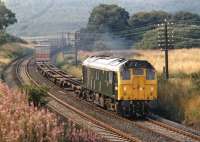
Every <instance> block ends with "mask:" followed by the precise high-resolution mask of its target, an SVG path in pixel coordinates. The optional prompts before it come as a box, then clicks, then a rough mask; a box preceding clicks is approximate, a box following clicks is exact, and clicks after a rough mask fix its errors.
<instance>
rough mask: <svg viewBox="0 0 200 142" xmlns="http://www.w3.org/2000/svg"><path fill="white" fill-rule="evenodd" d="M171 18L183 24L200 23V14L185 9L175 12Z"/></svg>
mask: <svg viewBox="0 0 200 142" xmlns="http://www.w3.org/2000/svg"><path fill="white" fill-rule="evenodd" d="M173 20H174V21H176V22H179V23H184V24H195V25H200V16H199V15H198V14H194V13H190V12H185V11H179V12H177V13H175V14H174V16H173Z"/></svg>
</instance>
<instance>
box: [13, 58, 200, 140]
mask: <svg viewBox="0 0 200 142" xmlns="http://www.w3.org/2000/svg"><path fill="white" fill-rule="evenodd" d="M23 63H24V65H23V67H21V68H20V67H19V69H17V72H18V74H20V73H19V72H20V70H22V68H24V69H23V70H24V71H23V72H24V73H23V74H24V75H23V74H21V75H20V76H26V78H28V80H31V82H33V83H34V84H35V85H37V86H39V85H40V84H43V85H47V86H49V87H50V88H51V90H50V93H49V96H51V98H52V99H53V100H54V101H53V102H51V104H50V105H52V106H51V108H53V109H54V110H55V111H57V112H58V113H60V114H62V115H63V114H65V113H66V112H65V109H61V108H62V107H65V108H67V109H70V110H71V111H73V112H75V113H76V114H78V115H79V116H81V118H80V119H81V121H82V122H83V121H84V122H85V123H86V122H87V124H92V125H89V127H90V128H91V129H92V130H93V131H95V132H97V134H99V135H101V136H103V138H105V139H106V140H109V141H140V140H139V139H137V138H135V137H137V136H138V137H139V138H140V139H141V140H142V141H180V142H186V141H187V142H193V141H194V142H198V141H200V135H199V132H196V131H193V130H188V129H183V128H180V127H176V126H175V125H170V124H168V123H166V122H161V121H158V120H156V119H154V118H150V117H149V118H147V119H146V120H142V121H132V120H128V119H125V118H122V117H119V116H117V115H116V114H115V113H113V112H108V111H105V110H103V109H101V108H99V107H95V108H94V105H91V104H90V103H88V102H85V101H82V100H77V99H75V100H77V102H78V103H83V104H87V105H88V107H89V106H90V107H93V108H90V109H93V113H96V114H95V115H96V116H100V115H98V114H97V113H100V114H101V115H105V116H107V118H106V120H107V122H108V123H109V121H108V119H110V120H112V121H111V123H112V122H113V124H110V125H108V123H104V121H106V120H105V119H104V120H103V118H101V117H100V118H99V119H96V117H93V116H94V115H93V116H91V115H88V114H87V113H85V112H84V111H83V110H81V108H77V107H74V106H73V105H72V104H70V103H69V104H68V103H67V101H66V100H65V97H66V95H69V96H68V98H71V99H74V98H75V96H74V95H73V93H72V91H70V92H71V93H70V92H69V91H68V94H66V90H63V89H61V88H59V87H58V86H56V85H54V84H53V83H52V82H50V81H48V80H47V79H45V78H43V77H42V76H41V75H40V74H39V73H38V71H36V66H35V65H34V63H33V62H32V61H31V60H29V61H26V62H25V61H24V62H22V64H23ZM22 64H21V65H22ZM54 71H55V70H54ZM57 71H58V70H57ZM55 72H56V71H55ZM58 74H60V72H59V73H58ZM65 77H67V78H68V80H69V83H70V84H71V85H72V86H77V85H78V86H80V84H79V83H80V81H78V80H77V79H75V78H72V76H70V75H65ZM18 78H20V77H18ZM58 96H59V97H58ZM61 96H62V97H61ZM55 106H56V107H55ZM86 109H88V108H87V107H86ZM88 111H89V110H88ZM115 121H116V122H119V123H120V122H122V123H123V124H124V128H123V129H120V128H118V127H117V126H119V125H121V124H115ZM82 124H83V123H82ZM134 128H137V130H138V132H140V133H144V134H142V135H143V136H145V137H147V138H144V139H142V137H141V135H137V134H136V132H135V136H133V135H134V134H132V132H133V131H129V129H134ZM142 130H143V131H142ZM122 131H124V132H122ZM127 133H130V134H127ZM148 138H149V139H148Z"/></svg>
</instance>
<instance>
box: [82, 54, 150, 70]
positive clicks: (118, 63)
mask: <svg viewBox="0 0 200 142" xmlns="http://www.w3.org/2000/svg"><path fill="white" fill-rule="evenodd" d="M126 63H128V64H126ZM125 65H126V66H127V67H136V68H153V67H152V66H151V64H150V63H148V62H147V61H141V60H127V59H123V58H112V57H98V56H92V57H89V58H87V59H86V60H85V61H84V62H83V66H86V67H90V68H95V69H100V70H105V71H120V69H121V68H122V66H125Z"/></svg>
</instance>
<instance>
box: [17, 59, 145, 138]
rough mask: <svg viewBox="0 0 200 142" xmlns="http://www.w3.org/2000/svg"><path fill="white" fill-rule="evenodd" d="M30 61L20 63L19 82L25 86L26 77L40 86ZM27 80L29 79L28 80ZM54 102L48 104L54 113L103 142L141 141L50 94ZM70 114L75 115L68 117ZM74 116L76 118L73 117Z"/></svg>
mask: <svg viewBox="0 0 200 142" xmlns="http://www.w3.org/2000/svg"><path fill="white" fill-rule="evenodd" d="M29 63H30V62H29V61H27V60H24V61H20V62H19V64H18V65H17V67H16V74H17V78H18V79H19V81H20V82H21V83H22V84H23V83H24V79H25V76H26V77H27V78H28V79H29V80H30V81H31V82H32V83H34V84H35V85H36V86H38V87H39V86H40V84H38V82H37V81H35V80H34V79H33V78H32V77H31V76H30V74H29V72H28V65H29ZM26 80H27V79H26ZM48 95H49V96H50V97H51V99H52V101H50V103H49V104H48V107H50V108H51V109H52V110H53V111H55V112H57V113H59V114H60V115H62V116H63V117H66V118H71V119H73V120H74V121H75V122H76V123H77V124H79V125H82V126H84V127H86V128H88V129H90V130H92V131H94V132H95V133H96V134H97V135H99V136H100V137H101V138H102V139H103V140H105V141H109V142H132V141H133V142H140V141H141V140H139V139H137V138H135V137H133V136H131V135H129V134H126V133H124V132H122V131H119V130H117V129H114V128H112V127H111V126H109V125H107V124H105V123H103V122H101V121H98V120H97V119H95V118H93V117H91V116H89V115H87V114H85V113H83V112H81V111H80V110H78V109H76V108H74V107H73V106H71V105H69V104H67V103H66V102H64V101H63V100H61V99H59V98H57V97H56V94H52V93H50V92H48ZM69 112H71V114H73V115H67V114H68V113H69ZM72 116H74V117H72Z"/></svg>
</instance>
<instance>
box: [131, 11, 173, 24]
mask: <svg viewBox="0 0 200 142" xmlns="http://www.w3.org/2000/svg"><path fill="white" fill-rule="evenodd" d="M170 18H171V15H170V14H169V13H167V12H164V11H151V12H138V13H136V14H134V15H132V16H131V17H130V19H129V24H130V26H131V27H132V28H138V27H144V26H150V25H154V24H159V23H161V22H163V21H164V19H170Z"/></svg>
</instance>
